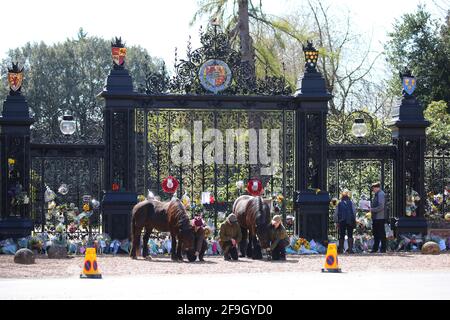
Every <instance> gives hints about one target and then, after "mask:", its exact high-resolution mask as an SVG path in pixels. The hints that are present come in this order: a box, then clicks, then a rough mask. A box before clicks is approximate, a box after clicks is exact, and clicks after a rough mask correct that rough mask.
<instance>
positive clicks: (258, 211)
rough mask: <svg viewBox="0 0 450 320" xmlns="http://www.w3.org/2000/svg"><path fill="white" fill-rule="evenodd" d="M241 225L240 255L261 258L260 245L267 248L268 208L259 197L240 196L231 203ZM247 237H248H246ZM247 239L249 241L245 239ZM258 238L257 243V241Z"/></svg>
mask: <svg viewBox="0 0 450 320" xmlns="http://www.w3.org/2000/svg"><path fill="white" fill-rule="evenodd" d="M233 213H234V214H235V215H236V217H237V220H238V222H239V224H240V226H241V231H242V241H241V243H240V244H239V249H240V251H241V256H242V257H245V256H246V255H247V256H248V257H249V258H250V257H251V258H253V259H262V253H261V247H262V248H263V249H267V248H269V246H270V244H269V230H270V229H269V227H270V219H271V218H270V208H269V206H268V205H267V204H266V203H264V202H263V200H262V198H261V197H252V196H241V197H239V198H238V199H237V200H236V201H235V202H234V204H233ZM247 237H248V238H247ZM247 239H249V241H248V240H247ZM258 240H259V243H258Z"/></svg>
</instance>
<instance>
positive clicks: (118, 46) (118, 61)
mask: <svg viewBox="0 0 450 320" xmlns="http://www.w3.org/2000/svg"><path fill="white" fill-rule="evenodd" d="M111 45H112V53H113V60H114V66H113V69H112V70H111V72H110V74H109V76H108V78H107V80H106V86H105V88H104V90H103V92H102V93H100V96H101V97H103V98H104V99H105V109H104V112H103V116H104V120H103V121H104V127H105V128H104V138H105V162H104V166H105V170H104V174H105V175H104V179H105V189H106V193H105V196H104V198H103V201H102V210H103V228H104V231H105V232H106V233H108V234H109V235H110V236H111V238H112V239H119V240H123V239H126V238H130V222H131V221H130V217H131V209H132V208H133V206H134V205H135V204H136V202H137V193H136V190H135V189H136V186H135V171H136V170H135V109H134V100H133V99H132V97H133V96H134V95H137V93H136V92H135V91H134V89H133V81H132V78H131V76H130V75H129V73H128V71H127V70H126V69H125V67H124V63H125V55H126V49H125V48H124V45H123V44H122V43H121V41H120V39H116V42H115V43H112V44H111Z"/></svg>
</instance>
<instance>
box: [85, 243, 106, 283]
mask: <svg viewBox="0 0 450 320" xmlns="http://www.w3.org/2000/svg"><path fill="white" fill-rule="evenodd" d="M80 278H82V279H101V278H102V275H101V273H100V271H99V270H98V264H97V253H96V251H95V248H88V249H86V255H85V257H84V265H83V273H82V274H80Z"/></svg>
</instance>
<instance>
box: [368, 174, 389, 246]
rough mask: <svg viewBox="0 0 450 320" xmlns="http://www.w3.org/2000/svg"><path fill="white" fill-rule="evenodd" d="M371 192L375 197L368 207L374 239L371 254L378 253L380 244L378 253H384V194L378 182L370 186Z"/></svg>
mask: <svg viewBox="0 0 450 320" xmlns="http://www.w3.org/2000/svg"><path fill="white" fill-rule="evenodd" d="M372 191H373V192H375V195H374V197H373V200H372V203H371V205H370V206H371V209H370V211H371V214H372V232H373V237H374V243H373V248H372V251H371V253H376V252H378V248H379V246H380V242H381V248H380V252H381V253H386V231H385V229H384V224H385V222H386V214H385V212H386V211H385V203H386V195H385V194H384V191H383V190H381V184H380V183H379V182H377V183H374V184H373V185H372Z"/></svg>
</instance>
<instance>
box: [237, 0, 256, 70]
mask: <svg viewBox="0 0 450 320" xmlns="http://www.w3.org/2000/svg"><path fill="white" fill-rule="evenodd" d="M238 2H239V40H240V43H241V59H242V62H248V63H249V66H250V70H251V72H253V74H254V73H255V60H254V48H253V41H252V38H251V36H250V21H249V15H248V0H239V1H238Z"/></svg>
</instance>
